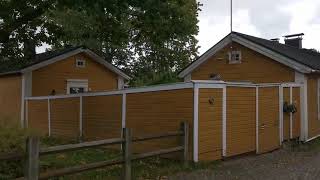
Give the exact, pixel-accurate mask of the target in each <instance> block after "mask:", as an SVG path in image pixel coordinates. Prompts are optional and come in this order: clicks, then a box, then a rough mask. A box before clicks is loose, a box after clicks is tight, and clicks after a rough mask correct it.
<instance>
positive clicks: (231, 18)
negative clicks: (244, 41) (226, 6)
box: [230, 0, 233, 32]
mask: <svg viewBox="0 0 320 180" xmlns="http://www.w3.org/2000/svg"><path fill="white" fill-rule="evenodd" d="M232 1H233V0H230V30H231V32H232V31H233V28H232V24H233V17H232V16H233V12H232V8H233V3H232Z"/></svg>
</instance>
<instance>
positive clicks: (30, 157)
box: [0, 122, 189, 180]
mask: <svg viewBox="0 0 320 180" xmlns="http://www.w3.org/2000/svg"><path fill="white" fill-rule="evenodd" d="M178 136H179V137H181V141H182V143H181V145H179V146H176V147H172V148H168V149H160V150H157V151H152V152H147V153H141V154H133V152H132V148H131V147H132V143H135V142H141V141H150V140H155V139H162V138H168V137H178ZM188 139H189V125H188V123H187V122H183V123H182V124H181V129H180V130H179V131H176V132H167V133H164V134H158V135H149V136H144V137H132V132H131V129H128V128H124V129H123V137H122V138H114V139H105V140H99V141H90V142H83V143H79V144H68V145H60V146H53V147H48V148H40V140H39V138H38V137H30V138H28V139H27V152H26V153H25V154H16V153H10V154H5V155H0V161H3V160H12V159H21V158H26V163H27V164H26V170H25V177H22V178H18V179H28V180H38V179H48V178H52V177H59V176H64V175H69V174H75V173H80V172H84V171H89V170H93V169H98V168H103V167H107V166H113V165H117V164H122V165H123V170H124V171H123V179H125V180H130V179H131V178H132V176H131V169H132V166H131V162H132V161H134V160H140V159H145V158H149V157H154V156H159V155H165V154H170V153H176V152H182V155H183V156H182V159H183V161H184V165H187V163H188ZM114 144H122V157H121V158H119V159H116V160H108V161H101V162H95V163H91V164H85V165H79V166H74V167H68V168H64V169H58V170H53V171H48V172H45V173H40V172H39V158H40V157H41V156H45V155H48V154H56V153H62V152H67V151H75V150H80V149H86V148H95V147H99V146H106V145H114Z"/></svg>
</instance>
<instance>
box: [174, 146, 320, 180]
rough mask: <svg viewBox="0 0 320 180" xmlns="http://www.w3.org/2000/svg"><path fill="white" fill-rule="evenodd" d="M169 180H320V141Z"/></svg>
mask: <svg viewBox="0 0 320 180" xmlns="http://www.w3.org/2000/svg"><path fill="white" fill-rule="evenodd" d="M169 179H173V180H198V179H201V180H209V179H210V180H211V179H218V180H224V179H225V180H229V179H241V180H242V179H243V180H250V179H261V180H262V179H263V180H266V179H267V180H269V179H281V180H283V179H284V180H286V179H299V180H300V179H303V180H304V179H306V180H312V179H320V141H319V140H317V141H316V142H312V143H311V144H304V145H287V147H286V148H283V149H280V150H277V151H274V152H272V153H267V154H262V155H252V156H246V157H239V158H237V159H231V160H226V161H222V162H221V163H218V165H217V166H216V167H214V168H212V169H208V170H200V171H196V172H192V173H181V174H177V175H175V176H174V177H171V178H169Z"/></svg>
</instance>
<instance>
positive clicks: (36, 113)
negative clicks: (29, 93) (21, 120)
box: [26, 100, 49, 135]
mask: <svg viewBox="0 0 320 180" xmlns="http://www.w3.org/2000/svg"><path fill="white" fill-rule="evenodd" d="M27 106H28V108H27V110H28V111H27V112H26V116H27V117H28V127H29V128H31V129H33V130H35V131H36V132H38V133H40V135H48V133H49V123H48V122H49V120H48V100H28V101H27Z"/></svg>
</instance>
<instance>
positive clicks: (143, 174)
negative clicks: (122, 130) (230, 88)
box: [40, 138, 218, 180]
mask: <svg viewBox="0 0 320 180" xmlns="http://www.w3.org/2000/svg"><path fill="white" fill-rule="evenodd" d="M42 143H43V144H42V146H48V145H49V146H53V145H57V144H68V143H70V141H69V142H66V141H62V140H59V139H51V138H50V139H44V140H42ZM120 157H121V153H120V150H112V149H110V148H109V149H108V148H106V147H100V148H89V149H84V150H78V151H73V152H66V153H59V154H54V155H48V156H42V157H41V158H40V170H41V172H46V171H51V170H54V169H61V168H66V167H72V166H77V165H84V164H88V163H94V162H99V161H104V160H112V159H118V158H120ZM217 163H218V162H213V163H197V164H193V163H190V165H189V166H187V167H185V166H184V165H183V163H182V162H181V161H179V160H172V159H165V158H159V157H155V158H149V159H145V160H139V161H134V162H133V164H132V173H133V179H158V178H159V177H163V176H168V175H173V174H176V173H178V172H189V171H193V170H198V169H208V168H214V167H215V166H216V165H217ZM122 171H123V168H122V165H115V166H109V167H106V168H101V169H97V170H91V171H87V172H83V173H79V174H74V175H68V176H65V177H60V178H53V179H61V180H64V179H111V180H112V179H119V178H120V177H121V174H122Z"/></svg>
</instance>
